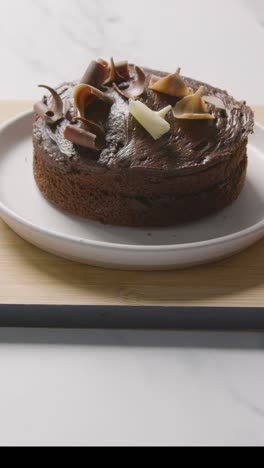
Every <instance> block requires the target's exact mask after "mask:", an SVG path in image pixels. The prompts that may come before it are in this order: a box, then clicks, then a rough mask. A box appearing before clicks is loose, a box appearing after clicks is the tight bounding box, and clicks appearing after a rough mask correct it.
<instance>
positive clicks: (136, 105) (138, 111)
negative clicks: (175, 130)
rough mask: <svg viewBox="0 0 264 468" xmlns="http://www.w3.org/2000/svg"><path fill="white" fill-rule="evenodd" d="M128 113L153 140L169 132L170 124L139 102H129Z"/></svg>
mask: <svg viewBox="0 0 264 468" xmlns="http://www.w3.org/2000/svg"><path fill="white" fill-rule="evenodd" d="M129 112H130V113H131V114H132V115H133V117H134V118H135V119H136V120H137V121H138V122H139V123H140V125H142V127H143V128H144V129H145V130H146V131H147V132H148V133H149V134H150V135H151V136H152V138H154V140H159V139H160V138H161V137H162V136H163V135H165V134H166V133H168V132H169V131H170V124H169V123H168V122H167V121H166V120H165V119H164V118H162V117H161V116H160V115H159V113H158V112H155V111H153V110H151V109H150V108H149V107H147V106H146V105H145V104H143V103H142V102H140V101H131V102H130V104H129Z"/></svg>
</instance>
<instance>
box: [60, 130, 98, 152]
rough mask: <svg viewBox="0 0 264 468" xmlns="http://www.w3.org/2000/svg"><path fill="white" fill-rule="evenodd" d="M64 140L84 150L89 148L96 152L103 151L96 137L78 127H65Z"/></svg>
mask: <svg viewBox="0 0 264 468" xmlns="http://www.w3.org/2000/svg"><path fill="white" fill-rule="evenodd" d="M64 138H65V139H66V140H69V141H70V142H71V143H73V144H75V145H79V146H82V147H83V148H89V149H91V150H94V151H100V149H101V147H100V145H98V142H97V136H96V135H94V134H93V133H90V132H88V131H87V130H84V129H83V128H80V127H77V126H76V125H67V126H66V127H65V130H64Z"/></svg>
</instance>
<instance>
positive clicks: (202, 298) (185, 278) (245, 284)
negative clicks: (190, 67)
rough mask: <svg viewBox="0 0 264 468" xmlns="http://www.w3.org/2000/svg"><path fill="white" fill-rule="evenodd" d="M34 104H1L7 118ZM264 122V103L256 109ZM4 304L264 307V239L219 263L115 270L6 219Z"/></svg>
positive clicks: (1, 279)
mask: <svg viewBox="0 0 264 468" xmlns="http://www.w3.org/2000/svg"><path fill="white" fill-rule="evenodd" d="M31 106H32V103H30V102H10V101H6V102H5V101H1V102H0V121H1V122H3V121H4V120H7V119H8V118H11V117H13V116H15V115H16V114H18V113H19V112H22V111H24V110H26V109H27V108H30V107H31ZM255 111H256V119H257V120H258V121H260V122H263V123H264V107H256V108H255ZM0 304H43V305H46V304H55V305H56V304H58V305H110V304H112V305H123V306H124V305H162V306H209V307H211V306H218V307H220V306H221V307H227V306H229V307H230V306H235V307H241V306H255V307H262V306H263V305H264V240H263V241H262V242H260V243H259V244H257V245H255V246H254V247H252V248H250V249H249V250H247V251H246V252H244V253H242V254H239V255H237V256H235V257H233V258H231V259H228V260H224V261H221V262H219V263H216V264H212V265H207V266H202V267H198V268H194V269H192V270H184V271H174V272H162V273H160V272H157V273H144V272H115V271H107V270H103V269H100V268H93V267H89V266H85V265H79V264H76V263H72V262H70V261H67V260H63V259H60V258H58V257H55V256H52V255H50V254H47V253H45V252H43V251H41V250H39V249H37V248H35V247H33V246H31V245H29V244H28V243H26V242H25V241H23V240H22V239H20V238H19V237H18V236H17V235H16V234H14V233H13V232H12V231H11V230H10V229H9V228H8V227H7V226H6V225H5V224H4V223H3V222H2V221H0Z"/></svg>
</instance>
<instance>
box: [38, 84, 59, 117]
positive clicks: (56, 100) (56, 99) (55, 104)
mask: <svg viewBox="0 0 264 468" xmlns="http://www.w3.org/2000/svg"><path fill="white" fill-rule="evenodd" d="M39 88H44V89H47V90H48V91H49V92H50V94H51V95H52V98H53V99H52V104H51V110H52V111H53V112H54V114H55V115H57V116H58V117H59V118H62V117H63V100H62V98H61V97H60V95H59V94H58V93H57V91H55V89H53V88H51V87H50V86H46V85H39Z"/></svg>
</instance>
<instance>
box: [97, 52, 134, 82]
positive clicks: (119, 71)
mask: <svg viewBox="0 0 264 468" xmlns="http://www.w3.org/2000/svg"><path fill="white" fill-rule="evenodd" d="M129 78H130V74H129V65H128V62H119V63H117V64H115V62H114V59H113V58H111V59H110V71H109V76H108V78H107V79H106V80H105V81H104V83H103V85H104V86H105V85H108V84H111V83H115V82H119V81H127V80H129Z"/></svg>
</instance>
